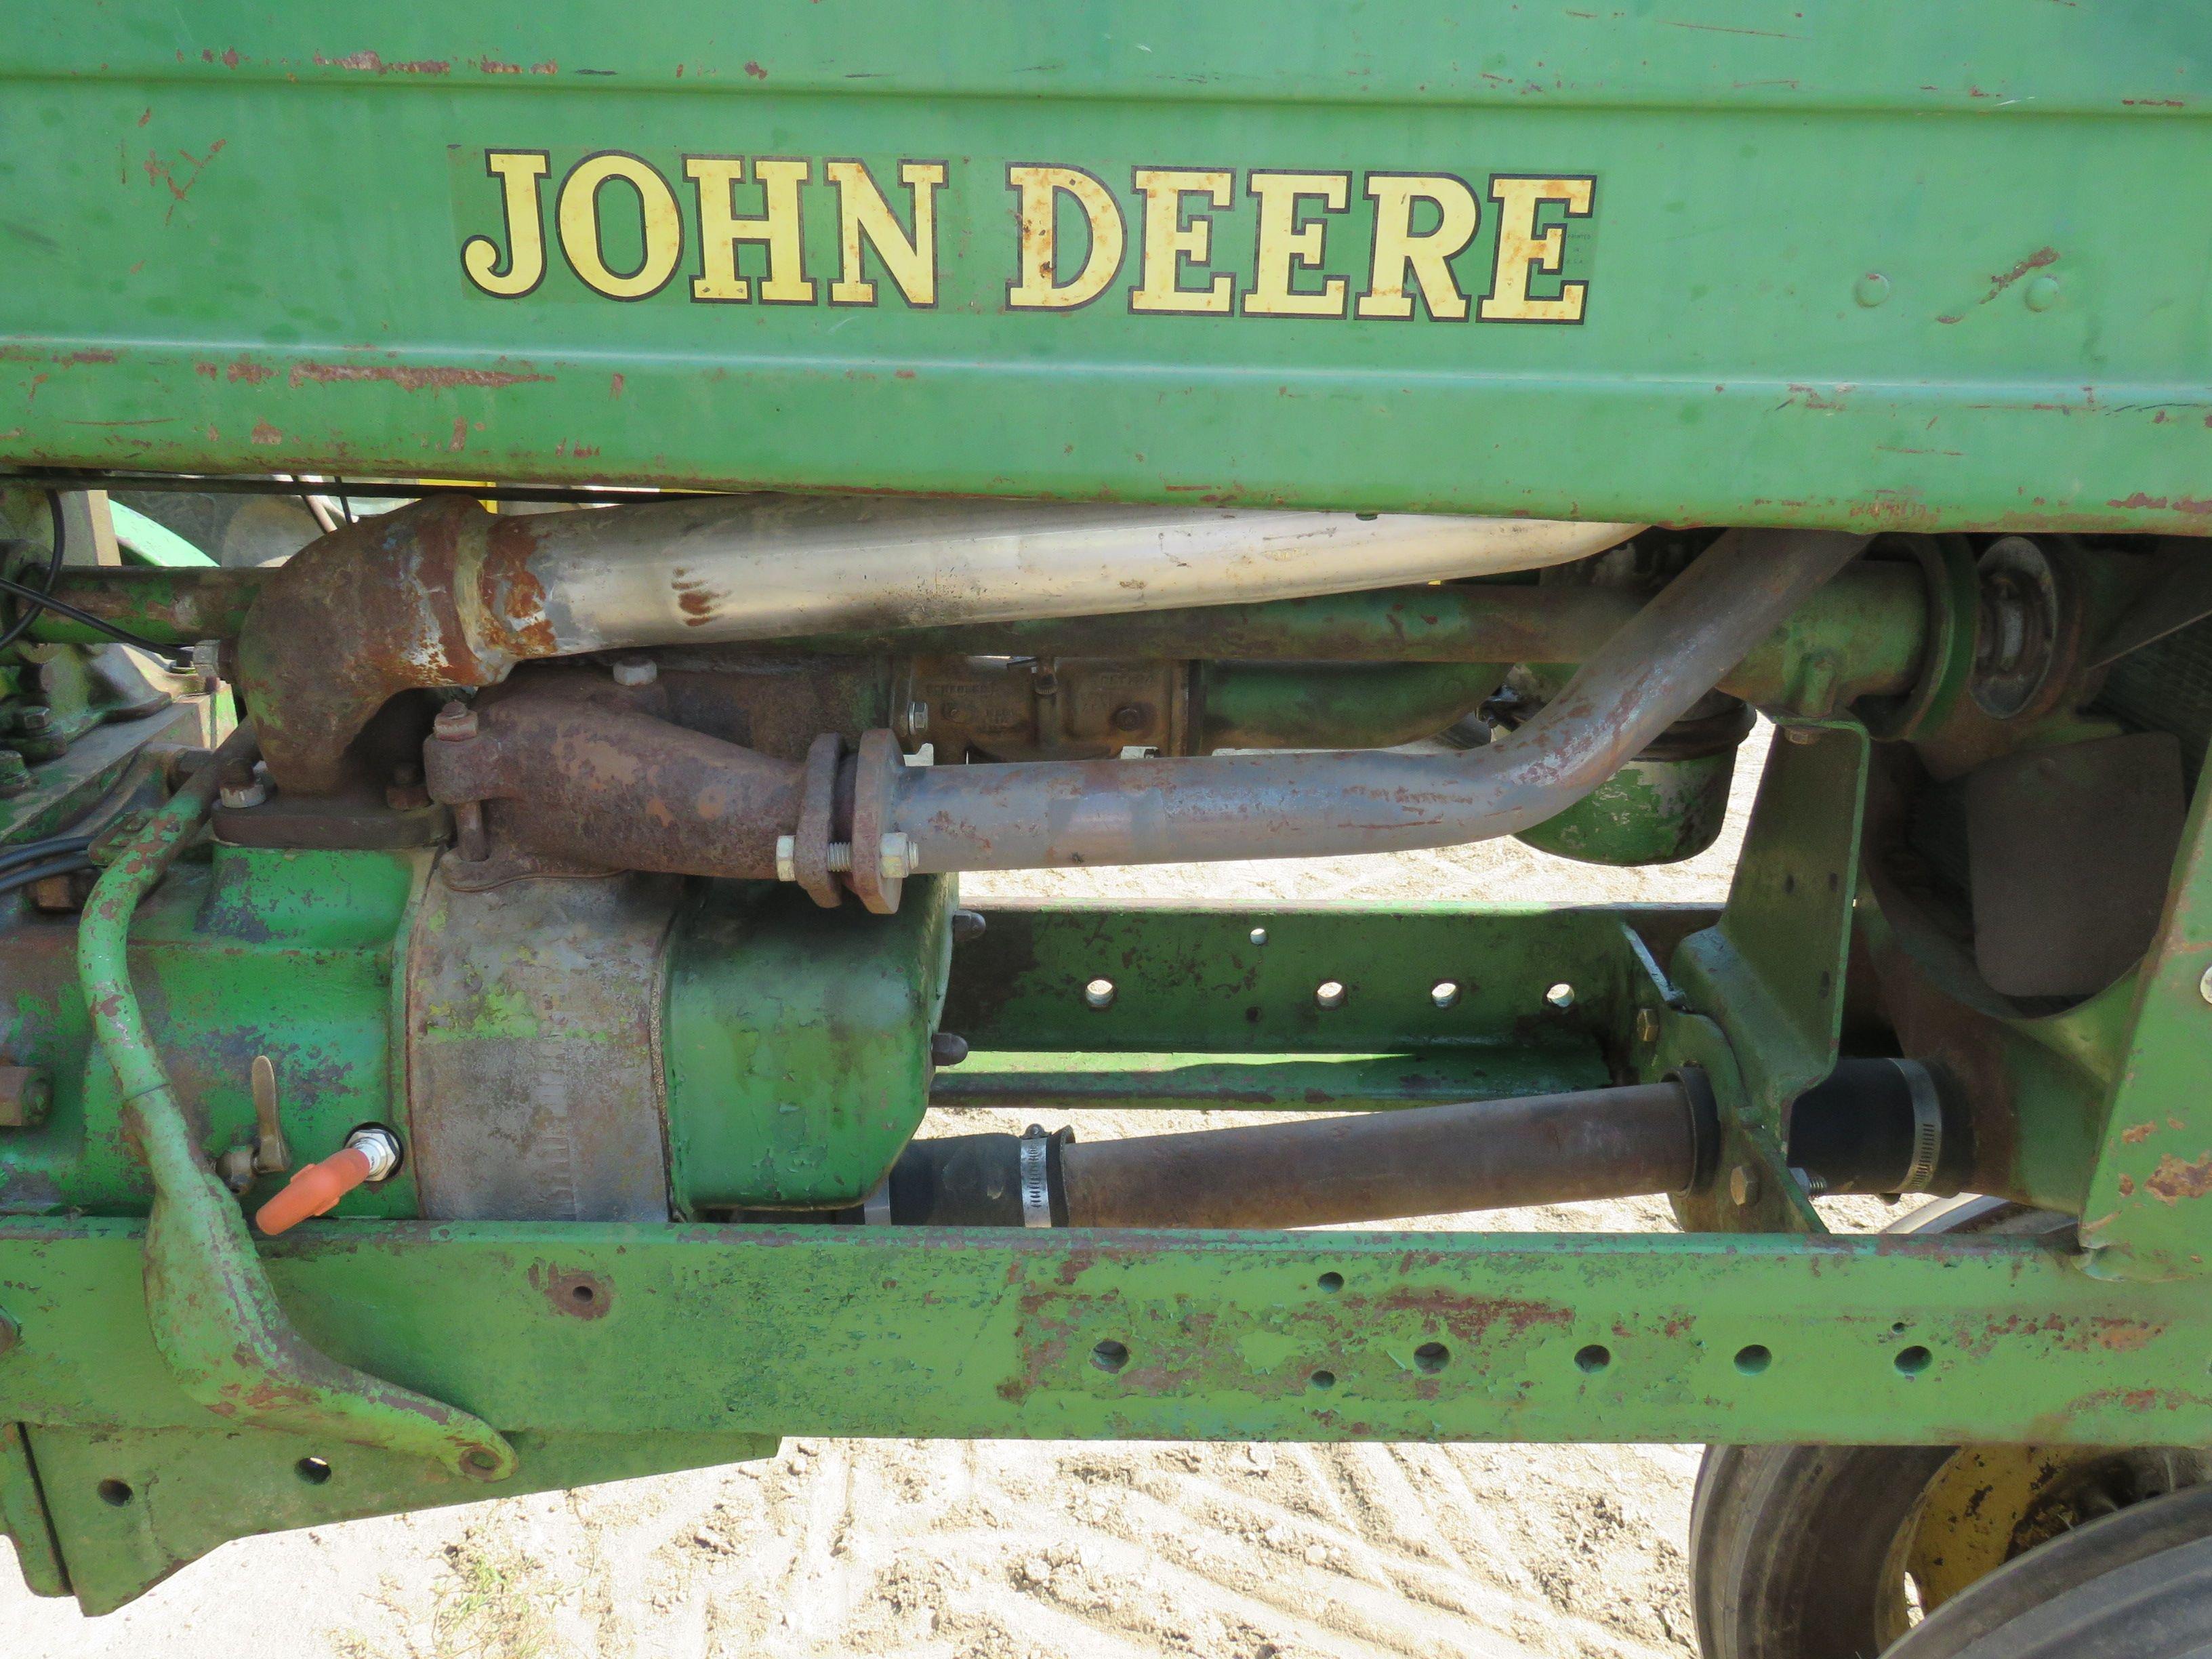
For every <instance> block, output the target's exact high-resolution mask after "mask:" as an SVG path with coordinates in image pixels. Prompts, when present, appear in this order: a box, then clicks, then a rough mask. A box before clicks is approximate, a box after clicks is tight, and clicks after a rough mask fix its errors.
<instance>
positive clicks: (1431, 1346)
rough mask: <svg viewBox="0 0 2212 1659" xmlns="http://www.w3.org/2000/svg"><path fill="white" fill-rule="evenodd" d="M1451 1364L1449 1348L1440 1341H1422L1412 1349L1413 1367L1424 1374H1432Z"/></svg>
mask: <svg viewBox="0 0 2212 1659" xmlns="http://www.w3.org/2000/svg"><path fill="white" fill-rule="evenodd" d="M1449 1364H1451V1350H1450V1349H1449V1348H1447V1347H1446V1346H1444V1345H1443V1343H1441V1342H1424V1343H1422V1344H1421V1346H1419V1347H1418V1348H1416V1349H1414V1350H1413V1369H1414V1370H1417V1371H1419V1372H1420V1373H1421V1375H1422V1376H1435V1375H1436V1374H1437V1372H1438V1371H1440V1370H1443V1368H1444V1367H1445V1366H1447V1365H1449Z"/></svg>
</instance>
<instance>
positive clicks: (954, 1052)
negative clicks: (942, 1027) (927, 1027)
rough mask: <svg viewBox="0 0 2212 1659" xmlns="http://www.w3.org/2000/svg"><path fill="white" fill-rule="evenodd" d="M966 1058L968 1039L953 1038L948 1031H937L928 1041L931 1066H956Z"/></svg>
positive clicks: (961, 1037) (962, 1037)
mask: <svg viewBox="0 0 2212 1659" xmlns="http://www.w3.org/2000/svg"><path fill="white" fill-rule="evenodd" d="M967 1058H968V1039H967V1038H966V1037H964V1036H954V1035H953V1034H952V1033H951V1032H950V1031H939V1032H936V1033H934V1034H933V1036H931V1037H930V1039H929V1063H930V1064H931V1065H933V1066H957V1065H958V1064H959V1063H960V1062H961V1061H962V1060H965V1059H967Z"/></svg>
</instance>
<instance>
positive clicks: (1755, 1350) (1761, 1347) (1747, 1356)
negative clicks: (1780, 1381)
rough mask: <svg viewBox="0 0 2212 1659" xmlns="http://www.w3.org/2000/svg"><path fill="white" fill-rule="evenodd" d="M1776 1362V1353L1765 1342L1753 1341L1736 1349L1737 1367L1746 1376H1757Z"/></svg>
mask: <svg viewBox="0 0 2212 1659" xmlns="http://www.w3.org/2000/svg"><path fill="white" fill-rule="evenodd" d="M1773 1363H1774V1355H1773V1354H1772V1353H1771V1352H1769V1351H1768V1349H1767V1346H1766V1345H1765V1343H1763V1342H1753V1343H1752V1344H1751V1345H1750V1346H1747V1347H1742V1348H1738V1349H1737V1350H1736V1351H1735V1368H1736V1370H1740V1371H1741V1372H1742V1373H1743V1374H1744V1375H1745V1376H1758V1375H1759V1372H1761V1371H1763V1370H1765V1369H1766V1368H1767V1367H1768V1366H1769V1365H1771V1364H1773Z"/></svg>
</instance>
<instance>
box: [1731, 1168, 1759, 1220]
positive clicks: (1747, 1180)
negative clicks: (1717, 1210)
mask: <svg viewBox="0 0 2212 1659" xmlns="http://www.w3.org/2000/svg"><path fill="white" fill-rule="evenodd" d="M1758 1198H1759V1171H1758V1170H1754V1169H1753V1168H1752V1167H1751V1165H1750V1164H1737V1165H1736V1166H1735V1168H1734V1169H1733V1170H1729V1200H1730V1201H1731V1202H1732V1203H1734V1204H1735V1206H1736V1208H1738V1209H1739V1210H1741V1209H1743V1208H1745V1207H1746V1206H1749V1205H1751V1204H1753V1203H1755V1202H1756V1201H1757V1200H1758Z"/></svg>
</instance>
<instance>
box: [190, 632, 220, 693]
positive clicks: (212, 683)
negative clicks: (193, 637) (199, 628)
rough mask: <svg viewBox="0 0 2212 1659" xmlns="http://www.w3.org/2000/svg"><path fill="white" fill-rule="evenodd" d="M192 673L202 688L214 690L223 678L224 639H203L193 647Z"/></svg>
mask: <svg viewBox="0 0 2212 1659" xmlns="http://www.w3.org/2000/svg"><path fill="white" fill-rule="evenodd" d="M192 675H193V678H196V679H197V680H198V681H199V683H200V690H203V691H212V690H215V688H216V682H217V681H218V680H220V679H222V641H221V640H201V641H197V643H195V644H194V645H193V647H192Z"/></svg>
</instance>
